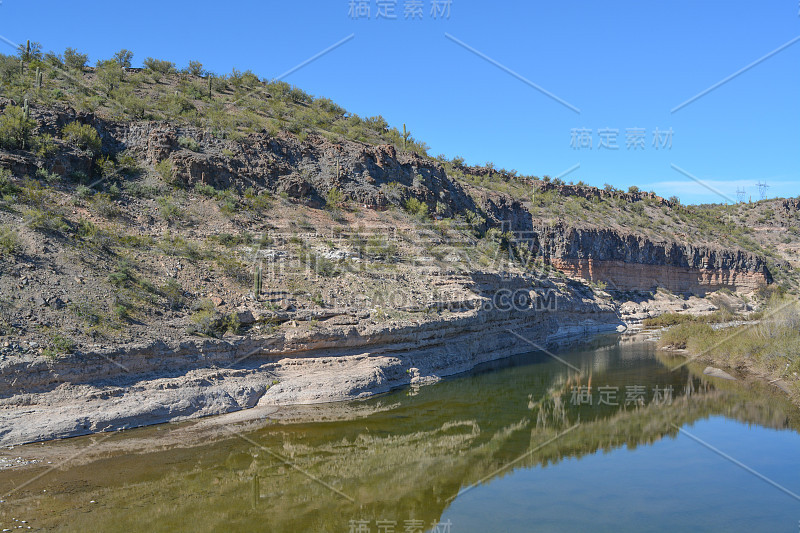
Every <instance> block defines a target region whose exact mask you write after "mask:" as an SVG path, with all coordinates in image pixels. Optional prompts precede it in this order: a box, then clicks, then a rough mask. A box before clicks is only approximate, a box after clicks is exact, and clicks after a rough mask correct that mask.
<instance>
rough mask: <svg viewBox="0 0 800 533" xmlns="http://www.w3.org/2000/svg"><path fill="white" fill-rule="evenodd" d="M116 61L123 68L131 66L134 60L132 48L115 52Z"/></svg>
mask: <svg viewBox="0 0 800 533" xmlns="http://www.w3.org/2000/svg"><path fill="white" fill-rule="evenodd" d="M114 61H116V62H117V64H119V66H121V67H123V68H131V61H133V52H131V51H130V50H126V49H124V48H123V49H122V50H120V51H119V52H117V53H116V54H114Z"/></svg>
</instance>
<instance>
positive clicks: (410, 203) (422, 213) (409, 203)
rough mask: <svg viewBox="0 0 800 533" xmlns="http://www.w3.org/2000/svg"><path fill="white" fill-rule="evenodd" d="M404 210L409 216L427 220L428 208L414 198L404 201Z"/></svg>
mask: <svg viewBox="0 0 800 533" xmlns="http://www.w3.org/2000/svg"><path fill="white" fill-rule="evenodd" d="M403 207H405V210H406V211H407V212H408V213H410V214H411V215H413V216H415V217H417V218H420V219H426V218H428V206H427V205H426V204H425V203H424V202H420V201H419V200H417V199H416V198H409V199H408V200H406V203H405V205H404V206H403Z"/></svg>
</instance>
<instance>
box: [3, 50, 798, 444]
mask: <svg viewBox="0 0 800 533" xmlns="http://www.w3.org/2000/svg"><path fill="white" fill-rule="evenodd" d="M20 60H21V63H20ZM148 63H149V67H148V68H146V69H126V68H124V67H123V65H121V64H117V63H115V62H114V61H111V62H108V61H107V62H101V63H100V64H99V65H98V66H97V67H96V68H88V67H85V66H81V65H80V64H76V63H75V62H74V61H72V62H64V61H62V58H60V57H59V56H58V55H53V54H40V53H38V51H37V48H36V47H35V46H34V47H32V50H31V51H21V52H20V55H19V56H18V57H7V56H1V55H0V377H2V378H3V379H2V380H0V410H3V417H2V418H3V419H5V420H8V421H12V420H13V421H16V422H14V423H12V424H11V425H10V426H8V427H2V426H0V442H17V441H19V440H26V439H27V440H36V439H46V438H48V437H49V436H50V437H52V436H57V435H58V436H66V435H73V434H79V433H82V432H83V433H85V432H89V431H98V430H102V429H104V428H106V427H110V428H119V427H130V426H133V425H138V424H143V423H152V422H157V421H165V420H175V419H178V418H181V417H191V416H199V415H203V414H214V413H221V412H227V411H233V410H237V409H243V408H248V407H252V406H253V405H255V404H264V403H270V402H272V403H281V402H283V403H286V402H290V403H296V402H318V401H330V400H335V399H343V398H346V397H360V396H363V395H367V394H372V393H375V392H377V391H381V390H388V389H389V388H392V387H396V386H400V385H403V384H408V383H423V382H426V381H431V380H435V379H439V378H440V377H441V376H444V375H449V374H452V373H454V372H458V371H464V370H466V369H469V368H471V367H472V366H474V365H475V364H478V363H480V362H483V361H486V360H487V358H489V359H491V358H493V357H500V356H504V355H509V354H512V353H516V352H519V351H526V350H530V349H532V348H531V346H533V347H534V348H535V347H537V346H545V345H551V344H553V343H558V342H561V341H563V340H564V339H567V338H571V337H575V336H581V335H587V334H589V333H592V332H598V331H614V330H616V329H624V328H625V327H626V325H628V324H632V323H634V322H638V321H640V320H641V319H643V318H647V317H649V316H653V315H655V314H659V313H662V312H664V311H667V310H669V311H681V310H682V311H689V312H704V313H706V312H712V311H714V310H715V309H716V308H717V307H720V306H723V304H722V303H720V302H723V300H721V299H719V298H718V297H720V296H721V295H720V294H711V297H710V298H709V299H701V298H703V297H705V296H707V295H709V293H714V292H715V291H716V292H717V293H719V292H726V293H729V294H727V295H725V298H724V302H723V303H724V307H725V308H726V310H730V309H738V310H741V311H747V310H752V309H753V308H754V307H756V306H758V305H759V303H760V302H761V301H763V299H764V298H765V297H768V296H769V295H770V293H771V292H775V291H786V290H789V291H792V290H795V287H796V278H795V273H794V272H795V271H794V266H795V265H796V264H797V263H796V258H797V254H798V249H799V248H798V240H797V239H796V236H797V235H798V230H797V228H798V227H800V224H798V203H797V201H796V200H794V199H792V200H785V201H784V200H781V201H772V202H764V203H759V204H754V205H749V204H748V205H739V206H716V207H714V206H699V207H695V206H682V205H681V204H680V202H679V201H678V200H677V199H674V198H673V199H668V200H665V199H663V198H660V197H658V196H656V195H655V194H653V193H644V192H641V191H630V192H621V191H617V190H616V189H613V187H612V188H608V189H607V190H605V189H604V190H600V189H596V188H591V187H586V186H584V185H582V184H577V185H570V184H564V183H560V182H558V180H549V179H547V178H546V177H543V178H542V179H539V178H536V177H533V176H516V175H514V173H511V172H507V171H502V170H501V171H496V170H494V168H492V167H490V166H486V167H468V166H465V165H464V164H463V161H460V160H458V159H457V158H456V159H454V160H447V159H446V158H444V157H441V156H440V157H437V158H432V157H430V156H429V155H428V154H427V149H426V146H425V145H424V143H422V142H420V141H418V140H415V139H414V138H413V137H412V136H411V135H410V134H409V133H408V132H407V131H405V128H404V132H403V133H401V132H400V131H399V130H398V129H396V128H392V127H390V126H389V125H388V124H387V123H386V121H385V120H383V118H382V117H380V116H377V117H370V118H361V117H358V116H356V115H352V114H349V113H347V112H346V111H345V110H343V109H342V108H340V107H339V106H337V105H336V104H334V103H333V102H331V101H330V100H327V99H324V98H314V97H311V96H309V95H308V94H306V93H304V92H303V91H301V90H299V89H297V88H295V87H291V86H289V85H287V84H285V83H281V82H274V83H267V82H262V81H261V80H259V79H258V78H257V77H255V76H254V75H253V74H252V73H249V72H245V73H241V72H238V71H235V72H233V73H232V74H231V75H229V76H211V75H208V74H205V73H203V72H201V70H202V69H199V70H200V71H198V68H197V65H195V66H194V68H193V69H191V71H185V72H177V71H176V69H175V68H174V66H173V65H171V64H170V63H167V62H159V61H148ZM20 64H21V65H22V67H23V68H20ZM523 341H527V343H526V342H523ZM529 343H533V344H529ZM456 346H457V348H456ZM411 348H414V350H410V349H411ZM87 398H89V400H88V401H87ZM153 398H157V399H158V400H157V401H156V400H155V399H153ZM111 399H113V400H111ZM109 402H110V403H109ZM109 405H112V407H108V406H109ZM55 406H59V407H60V410H59V416H53V411H54V407H55ZM87 410H91V413H92V414H91V416H89V415H87V412H88V411H87ZM90 418H91V420H90ZM4 435H5V437H4ZM3 438H5V441H3Z"/></svg>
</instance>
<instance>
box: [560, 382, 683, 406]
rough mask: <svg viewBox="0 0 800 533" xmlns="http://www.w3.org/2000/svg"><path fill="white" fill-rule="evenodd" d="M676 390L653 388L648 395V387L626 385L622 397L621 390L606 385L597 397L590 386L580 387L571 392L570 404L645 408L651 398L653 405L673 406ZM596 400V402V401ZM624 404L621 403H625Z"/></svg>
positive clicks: (668, 386)
mask: <svg viewBox="0 0 800 533" xmlns="http://www.w3.org/2000/svg"><path fill="white" fill-rule="evenodd" d="M673 394H674V389H673V387H672V385H666V386H664V387H661V386H659V385H656V386H654V387H652V389H651V391H650V394H649V395H648V391H647V387H646V386H644V385H626V386H625V395H624V397H622V396H620V388H619V387H617V386H610V385H605V386H602V387H598V388H597V396H596V397H595V394H594V393H593V391H592V387H591V386H589V385H578V386H574V387H572V389H571V390H570V400H569V403H570V405H572V406H580V405H592V406H600V405H609V406H619V405H625V406H628V405H636V406H640V407H643V406H645V405H647V397H648V396H649V397H650V404H651V405H672V402H673ZM595 399H596V401H595ZM623 401H624V403H622V404H621V403H620V402H623Z"/></svg>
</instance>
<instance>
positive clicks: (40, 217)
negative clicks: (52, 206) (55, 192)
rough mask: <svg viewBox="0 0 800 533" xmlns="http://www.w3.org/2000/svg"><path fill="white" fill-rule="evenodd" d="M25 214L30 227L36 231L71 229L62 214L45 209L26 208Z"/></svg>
mask: <svg viewBox="0 0 800 533" xmlns="http://www.w3.org/2000/svg"><path fill="white" fill-rule="evenodd" d="M23 215H24V218H25V222H26V223H27V224H28V227H30V228H31V229H34V230H36V231H41V232H44V233H57V232H62V231H66V230H68V229H69V226H68V225H67V223H66V221H65V220H64V218H63V217H62V216H61V215H59V214H57V213H53V212H50V211H46V210H44V209H37V208H32V209H26V210H25V211H24V212H23Z"/></svg>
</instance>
